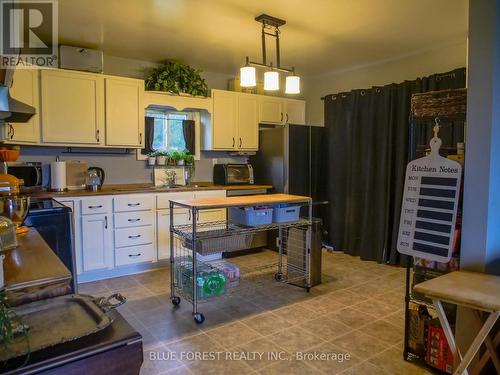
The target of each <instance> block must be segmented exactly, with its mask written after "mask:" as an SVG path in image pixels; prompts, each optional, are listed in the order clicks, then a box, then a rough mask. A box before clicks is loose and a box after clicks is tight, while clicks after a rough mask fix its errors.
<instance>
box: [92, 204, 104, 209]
mask: <svg viewBox="0 0 500 375" xmlns="http://www.w3.org/2000/svg"><path fill="white" fill-rule="evenodd" d="M89 208H90V209H91V210H95V209H96V208H102V204H100V205H99V206H89Z"/></svg>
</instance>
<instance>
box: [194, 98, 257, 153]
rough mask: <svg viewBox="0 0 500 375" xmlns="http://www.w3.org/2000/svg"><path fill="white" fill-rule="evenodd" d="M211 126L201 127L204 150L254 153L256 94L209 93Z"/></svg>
mask: <svg viewBox="0 0 500 375" xmlns="http://www.w3.org/2000/svg"><path fill="white" fill-rule="evenodd" d="M212 101H213V109H212V123H211V125H209V126H208V127H206V128H205V131H204V138H203V148H204V149H205V150H226V151H233V150H257V149H258V142H259V141H258V139H259V121H258V95H251V94H244V93H239V92H234V91H225V90H212Z"/></svg>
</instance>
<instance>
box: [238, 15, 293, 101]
mask: <svg viewBox="0 0 500 375" xmlns="http://www.w3.org/2000/svg"><path fill="white" fill-rule="evenodd" d="M255 21H257V22H260V23H262V31H261V40H262V63H259V62H256V61H250V58H249V57H248V56H247V57H246V63H245V66H243V67H242V68H241V69H240V85H241V86H242V87H255V86H256V85H257V82H256V76H255V67H259V68H264V69H267V70H268V71H267V72H265V73H264V90H268V91H276V90H279V73H278V72H283V73H286V74H291V75H289V76H287V77H286V85H285V93H286V94H298V93H300V77H298V76H296V75H295V67H292V68H291V69H288V68H283V67H281V54H280V33H281V32H280V29H279V28H280V26H283V25H285V24H286V21H285V20H282V19H279V18H276V17H272V16H269V15H267V14H261V15H260V16H257V17H255ZM269 29H274V32H269V31H268V30H269ZM266 36H271V37H273V38H275V43H276V65H275V66H274V65H273V63H272V62H271V63H269V64H268V63H267V51H266Z"/></svg>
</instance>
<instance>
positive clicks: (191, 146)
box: [182, 120, 196, 155]
mask: <svg viewBox="0 0 500 375" xmlns="http://www.w3.org/2000/svg"><path fill="white" fill-rule="evenodd" d="M182 132H183V134H184V142H186V149H187V150H188V151H189V153H190V154H192V155H194V154H195V152H196V150H195V136H194V133H195V122H194V120H182Z"/></svg>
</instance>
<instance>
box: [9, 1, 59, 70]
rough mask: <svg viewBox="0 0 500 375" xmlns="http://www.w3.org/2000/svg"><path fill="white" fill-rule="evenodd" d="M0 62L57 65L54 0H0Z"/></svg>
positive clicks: (13, 64) (21, 65)
mask: <svg viewBox="0 0 500 375" xmlns="http://www.w3.org/2000/svg"><path fill="white" fill-rule="evenodd" d="M0 3H1V7H0V20H1V27H2V38H1V40H0V43H1V46H0V54H1V55H2V61H1V63H2V65H4V66H17V67H18V68H19V67H23V66H24V67H28V66H30V65H38V66H52V67H57V51H58V45H57V42H58V35H57V31H58V29H57V0H0Z"/></svg>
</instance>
